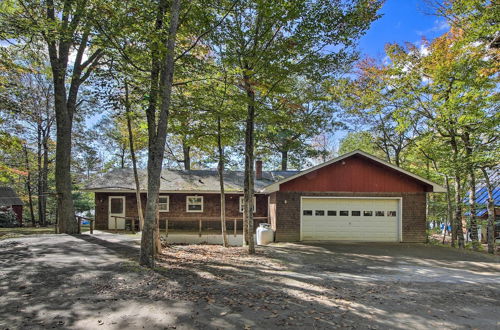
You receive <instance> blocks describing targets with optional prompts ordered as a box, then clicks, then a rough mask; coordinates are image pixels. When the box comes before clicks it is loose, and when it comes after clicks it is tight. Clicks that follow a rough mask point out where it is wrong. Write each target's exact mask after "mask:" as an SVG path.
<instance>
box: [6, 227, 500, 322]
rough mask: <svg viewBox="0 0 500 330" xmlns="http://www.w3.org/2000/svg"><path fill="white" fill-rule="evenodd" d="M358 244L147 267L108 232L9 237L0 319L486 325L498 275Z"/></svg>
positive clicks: (174, 255) (237, 251) (175, 253)
mask: <svg viewBox="0 0 500 330" xmlns="http://www.w3.org/2000/svg"><path fill="white" fill-rule="evenodd" d="M343 249H345V251H344V250H343ZM356 249H358V248H356V247H355V246H352V247H350V248H349V247H340V248H330V247H328V246H326V247H325V246H316V245H314V246H304V245H298V244H297V245H293V244H291V245H283V246H281V245H278V246H272V247H264V248H262V247H261V248H258V250H257V251H258V254H257V255H256V256H248V255H246V253H245V252H244V251H243V249H241V248H231V249H224V248H221V247H206V246H205V247H204V246H170V247H167V248H165V249H164V251H163V254H162V256H160V260H159V265H158V266H159V267H157V268H156V269H155V270H147V269H144V268H142V267H139V266H138V263H137V259H138V254H139V249H138V247H137V246H134V245H133V244H131V243H126V242H125V243H119V242H110V241H109V240H108V239H106V237H99V236H90V235H79V236H74V237H71V236H66V235H57V236H55V235H54V236H52V237H51V238H49V237H47V239H46V240H43V239H40V238H37V239H35V238H34V239H32V240H31V241H29V240H24V239H23V240H19V241H15V240H12V241H9V242H8V243H7V244H3V245H2V244H1V243H0V251H2V254H1V256H0V266H1V267H2V268H1V275H2V277H1V280H0V295H1V298H0V320H1V321H0V327H13V328H29V327H34V328H52V327H60V328H87V329H88V328H94V327H97V326H99V327H102V328H109V329H115V328H116V329H119V328H137V327H142V326H145V327H146V328H161V329H163V328H168V327H177V328H179V327H185V328H239V329H241V328H243V327H245V326H249V327H252V328H276V327H283V328H335V327H342V328H349V327H352V328H360V327H361V328H396V329H403V328H408V327H421V328H422V327H423V328H430V327H437V326H440V327H441V328H451V327H457V326H473V327H494V324H495V323H494V322H495V319H494V318H495V317H496V316H495V315H496V314H494V313H493V312H492V311H494V310H495V309H497V308H498V301H497V299H496V297H498V294H499V293H500V287H499V285H498V283H493V284H492V286H489V287H485V286H478V285H477V284H475V283H467V282H466V281H462V282H460V281H458V279H457V283H442V282H419V281H414V282H408V281H407V282H401V281H400V282H397V281H393V280H385V279H384V277H389V276H392V274H393V273H394V269H389V268H391V267H392V268H394V267H396V268H397V263H398V262H399V261H401V260H402V262H408V261H407V260H406V259H405V258H411V254H409V255H407V254H405V253H403V254H402V256H403V257H402V259H398V256H397V255H391V254H388V253H385V254H384V253H383V252H382V251H379V250H376V251H371V252H370V250H369V249H368V250H366V249H363V248H362V247H359V250H356ZM363 251H364V252H363ZM408 253H409V252H408ZM412 253H415V252H412ZM419 253H420V252H419ZM419 258H421V259H422V260H424V261H425V262H427V263H431V264H429V265H428V266H427V267H441V266H440V265H439V263H440V262H441V261H440V260H439V259H438V258H433V257H430V258H427V259H425V258H422V257H419ZM433 262H436V264H435V265H432V263H433ZM483 263H484V264H483ZM483 263H481V264H480V266H481V267H485V268H484V269H489V268H488V264H487V263H486V262H483ZM485 264H486V265H485ZM417 265H418V263H417ZM493 266H494V263H493ZM338 274H343V275H342V276H338ZM374 274H375V275H376V276H377V277H376V278H377V280H373V276H374ZM496 275H497V276H498V273H496ZM451 311H452V312H451ZM488 313H489V315H490V316H487V315H488ZM492 325H493V326H492Z"/></svg>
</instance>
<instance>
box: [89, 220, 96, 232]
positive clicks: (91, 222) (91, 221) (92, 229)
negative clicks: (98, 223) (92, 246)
mask: <svg viewBox="0 0 500 330" xmlns="http://www.w3.org/2000/svg"><path fill="white" fill-rule="evenodd" d="M94 221H95V220H94V219H91V220H90V234H91V235H93V234H94Z"/></svg>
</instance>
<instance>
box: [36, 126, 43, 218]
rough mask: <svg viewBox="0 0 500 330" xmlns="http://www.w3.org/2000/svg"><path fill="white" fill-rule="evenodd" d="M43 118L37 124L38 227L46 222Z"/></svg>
mask: <svg viewBox="0 0 500 330" xmlns="http://www.w3.org/2000/svg"><path fill="white" fill-rule="evenodd" d="M40 122H41V118H39V122H38V124H37V135H36V145H37V150H36V164H37V172H38V175H37V185H36V186H37V195H38V196H37V199H38V201H37V203H38V225H40V226H43V225H44V223H45V221H44V219H43V217H44V207H43V165H42V158H43V156H42V145H43V142H42V139H43V138H42V135H43V132H42V126H41V123H40Z"/></svg>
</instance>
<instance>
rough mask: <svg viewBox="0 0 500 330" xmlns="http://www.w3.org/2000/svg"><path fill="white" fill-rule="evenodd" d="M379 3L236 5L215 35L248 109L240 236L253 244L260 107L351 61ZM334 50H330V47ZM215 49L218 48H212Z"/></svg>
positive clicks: (261, 3)
mask: <svg viewBox="0 0 500 330" xmlns="http://www.w3.org/2000/svg"><path fill="white" fill-rule="evenodd" d="M380 5H381V2H379V1H363V0H361V1H354V2H352V1H351V2H347V1H340V0H338V1H328V2H323V1H321V2H311V1H300V0H296V1H278V2H269V1H261V0H257V1H253V0H248V1H239V2H237V3H236V5H235V6H234V10H233V11H231V12H230V14H229V15H228V16H227V18H226V19H224V20H223V23H222V24H221V28H220V29H219V30H218V33H217V34H215V35H214V40H215V42H214V45H221V46H222V47H220V48H218V49H215V50H216V52H217V54H219V56H220V59H221V61H222V62H223V63H225V66H226V67H227V68H229V69H230V70H231V71H232V70H233V69H234V71H235V72H237V73H238V75H239V81H240V82H239V84H238V85H239V86H240V88H241V90H242V100H244V102H245V104H246V120H245V174H244V201H245V203H244V205H245V207H244V223H245V224H244V234H245V235H244V236H245V243H246V244H248V251H249V253H254V252H255V247H254V239H253V195H254V164H253V163H254V154H255V151H254V147H255V134H254V128H255V123H256V118H257V117H256V116H258V112H259V111H258V110H259V108H260V104H263V103H265V102H266V99H267V97H268V96H269V95H270V94H271V93H274V92H275V91H277V90H278V89H279V87H280V83H281V82H283V81H285V80H286V79H287V78H289V77H292V76H296V75H299V74H301V75H303V76H305V77H307V78H310V79H316V80H318V81H319V80H321V79H322V78H324V76H326V75H331V74H332V73H333V72H335V71H337V70H338V69H339V68H343V67H345V65H347V64H348V63H350V62H351V61H352V59H353V56H352V55H353V53H352V48H351V47H352V46H353V45H354V44H355V41H356V40H357V38H358V37H359V36H360V35H361V34H363V33H364V31H365V30H366V29H367V28H368V26H369V25H370V23H371V22H372V21H373V20H374V19H375V18H376V12H377V10H378V9H379V7H380ZM333 46H334V47H333ZM214 48H217V46H214Z"/></svg>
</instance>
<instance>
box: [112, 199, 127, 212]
mask: <svg viewBox="0 0 500 330" xmlns="http://www.w3.org/2000/svg"><path fill="white" fill-rule="evenodd" d="M112 199H121V200H122V208H123V211H122V212H120V213H111V200H112ZM126 208H127V204H126V199H125V196H109V197H108V215H111V214H114V215H117V216H125V212H126Z"/></svg>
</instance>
